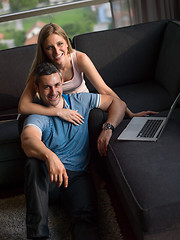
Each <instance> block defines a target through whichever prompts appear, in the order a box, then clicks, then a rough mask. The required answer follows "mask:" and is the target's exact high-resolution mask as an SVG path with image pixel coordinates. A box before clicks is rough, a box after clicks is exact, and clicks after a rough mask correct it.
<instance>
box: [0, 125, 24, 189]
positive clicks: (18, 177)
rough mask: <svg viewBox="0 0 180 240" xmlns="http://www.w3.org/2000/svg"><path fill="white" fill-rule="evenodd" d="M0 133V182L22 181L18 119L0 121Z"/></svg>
mask: <svg viewBox="0 0 180 240" xmlns="http://www.w3.org/2000/svg"><path fill="white" fill-rule="evenodd" d="M0 133H1V134H0V164H1V167H0V183H3V184H4V185H5V184H13V183H16V184H17V183H18V182H21V183H23V177H24V176H23V172H24V170H23V168H24V163H25V160H24V159H25V155H24V153H23V151H22V150H21V147H20V138H19V131H18V121H17V120H12V121H5V122H0ZM9 133H10V134H9Z"/></svg>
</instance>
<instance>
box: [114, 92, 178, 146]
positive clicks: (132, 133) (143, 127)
mask: <svg viewBox="0 0 180 240" xmlns="http://www.w3.org/2000/svg"><path fill="white" fill-rule="evenodd" d="M179 98H180V93H179V94H178V96H177V97H176V99H175V100H174V102H173V104H172V105H171V108H170V110H169V113H168V115H167V116H166V117H155V116H153V117H134V118H132V119H131V121H130V122H129V124H128V125H127V127H126V128H125V129H124V130H123V132H122V133H121V134H120V135H119V137H118V138H117V139H118V140H126V141H153V142H156V141H157V140H158V138H159V137H160V135H161V134H162V132H163V130H164V128H165V126H166V124H167V122H168V120H169V118H170V116H171V114H172V112H173V110H174V109H175V107H176V103H177V102H178V99H179Z"/></svg>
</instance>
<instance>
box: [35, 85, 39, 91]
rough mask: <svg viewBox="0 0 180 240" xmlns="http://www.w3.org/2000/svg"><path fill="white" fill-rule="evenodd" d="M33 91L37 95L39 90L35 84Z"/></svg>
mask: <svg viewBox="0 0 180 240" xmlns="http://www.w3.org/2000/svg"><path fill="white" fill-rule="evenodd" d="M34 89H35V91H36V93H39V88H38V86H37V85H36V84H34Z"/></svg>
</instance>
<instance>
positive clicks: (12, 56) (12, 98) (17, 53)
mask: <svg viewBox="0 0 180 240" xmlns="http://www.w3.org/2000/svg"><path fill="white" fill-rule="evenodd" d="M35 49H36V45H29V46H23V47H16V48H11V49H7V50H2V51H0V62H1V67H0V79H1V87H0V111H2V110H7V109H12V108H14V110H15V109H17V106H18V102H19V98H20V96H21V94H22V92H23V90H24V88H25V84H26V81H27V75H28V73H29V70H30V66H31V64H32V61H33V58H34V55H35ZM15 111H16V112H17V110H15Z"/></svg>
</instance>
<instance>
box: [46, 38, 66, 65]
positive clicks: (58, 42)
mask: <svg viewBox="0 0 180 240" xmlns="http://www.w3.org/2000/svg"><path fill="white" fill-rule="evenodd" d="M43 49H44V52H45V54H46V56H47V57H48V58H49V59H50V60H51V62H52V63H54V64H55V65H61V64H62V63H63V61H64V58H65V57H66V56H67V55H68V44H67V42H66V41H65V40H64V38H63V37H61V36H59V35H58V34H55V33H53V34H51V35H50V36H49V37H48V38H46V40H45V41H44V44H43Z"/></svg>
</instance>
